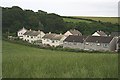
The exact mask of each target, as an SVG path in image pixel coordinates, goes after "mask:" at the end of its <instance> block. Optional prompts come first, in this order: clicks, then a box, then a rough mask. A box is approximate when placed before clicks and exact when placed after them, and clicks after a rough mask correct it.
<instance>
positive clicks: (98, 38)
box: [86, 36, 113, 43]
mask: <svg viewBox="0 0 120 80" xmlns="http://www.w3.org/2000/svg"><path fill="white" fill-rule="evenodd" d="M112 39H113V37H105V36H88V37H87V38H86V42H93V43H95V42H97V43H110V42H111V40H112Z"/></svg>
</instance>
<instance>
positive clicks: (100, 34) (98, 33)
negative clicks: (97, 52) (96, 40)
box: [92, 31, 107, 36]
mask: <svg viewBox="0 0 120 80" xmlns="http://www.w3.org/2000/svg"><path fill="white" fill-rule="evenodd" d="M92 36H107V34H106V33H105V32H103V31H96V32H95V33H94V34H92Z"/></svg>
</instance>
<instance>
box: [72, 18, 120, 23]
mask: <svg viewBox="0 0 120 80" xmlns="http://www.w3.org/2000/svg"><path fill="white" fill-rule="evenodd" d="M73 17H76V18H84V19H92V20H95V21H102V22H111V23H113V24H115V23H118V17H85V16H73Z"/></svg>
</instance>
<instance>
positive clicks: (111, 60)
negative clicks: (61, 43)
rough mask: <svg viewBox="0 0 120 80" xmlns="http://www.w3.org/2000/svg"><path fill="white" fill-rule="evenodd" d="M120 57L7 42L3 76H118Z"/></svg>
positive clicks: (4, 51)
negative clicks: (45, 48) (119, 59)
mask: <svg viewBox="0 0 120 80" xmlns="http://www.w3.org/2000/svg"><path fill="white" fill-rule="evenodd" d="M117 64H118V59H117V54H99V53H96V54H89V53H74V52H62V51H51V50H44V49H38V48H32V47H27V46H23V45H19V44H13V43H9V42H5V41H4V42H3V77H7V78H8V77H17V78H20V77H21V78H26V77H35V78H39V77H70V78H73V77H80V78H84V77H85V78H87V77H88V78H89V77H100V78H103V77H105V78H106V77H109V78H113V77H117V75H118V74H117V73H118V69H117V67H118V65H117Z"/></svg>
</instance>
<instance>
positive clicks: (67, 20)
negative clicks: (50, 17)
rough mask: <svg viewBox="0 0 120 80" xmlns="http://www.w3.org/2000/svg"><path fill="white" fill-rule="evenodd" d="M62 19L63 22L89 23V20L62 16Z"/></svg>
mask: <svg viewBox="0 0 120 80" xmlns="http://www.w3.org/2000/svg"><path fill="white" fill-rule="evenodd" d="M63 20H64V21H65V22H73V23H78V22H86V23H91V21H86V20H80V19H70V18H63Z"/></svg>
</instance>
